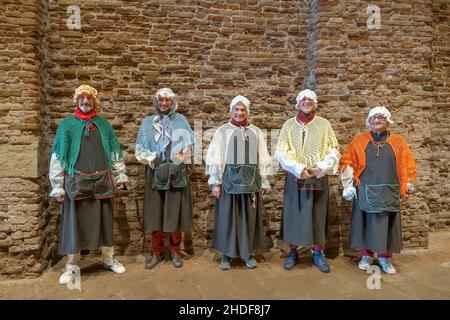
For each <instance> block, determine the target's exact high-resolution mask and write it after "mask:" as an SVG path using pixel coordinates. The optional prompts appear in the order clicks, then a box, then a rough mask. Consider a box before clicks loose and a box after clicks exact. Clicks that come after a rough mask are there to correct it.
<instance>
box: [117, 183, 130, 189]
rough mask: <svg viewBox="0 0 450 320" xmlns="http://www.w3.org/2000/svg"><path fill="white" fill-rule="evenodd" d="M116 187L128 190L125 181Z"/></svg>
mask: <svg viewBox="0 0 450 320" xmlns="http://www.w3.org/2000/svg"><path fill="white" fill-rule="evenodd" d="M116 189H117V190H127V186H126V185H125V183H124V182H122V183H118V184H117V186H116Z"/></svg>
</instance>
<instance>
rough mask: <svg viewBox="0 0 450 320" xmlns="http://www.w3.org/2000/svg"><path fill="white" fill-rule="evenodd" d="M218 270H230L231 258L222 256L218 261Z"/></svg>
mask: <svg viewBox="0 0 450 320" xmlns="http://www.w3.org/2000/svg"><path fill="white" fill-rule="evenodd" d="M219 268H220V269H222V270H223V271H227V270H230V269H231V258H230V257H229V256H226V255H224V256H223V257H222V260H220V263H219Z"/></svg>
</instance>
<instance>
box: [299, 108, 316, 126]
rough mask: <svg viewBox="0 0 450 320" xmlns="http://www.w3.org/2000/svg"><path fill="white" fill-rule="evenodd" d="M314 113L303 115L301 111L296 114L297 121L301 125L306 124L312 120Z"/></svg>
mask: <svg viewBox="0 0 450 320" xmlns="http://www.w3.org/2000/svg"><path fill="white" fill-rule="evenodd" d="M314 115H315V114H314V111H311V112H310V113H309V114H305V113H303V112H301V111H299V112H298V113H297V121H298V122H301V123H303V124H308V123H310V122H311V121H312V120H313V119H314Z"/></svg>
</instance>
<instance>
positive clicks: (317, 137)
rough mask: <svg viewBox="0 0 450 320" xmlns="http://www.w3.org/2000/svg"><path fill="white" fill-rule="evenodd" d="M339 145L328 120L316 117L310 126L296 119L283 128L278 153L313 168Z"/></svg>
mask: <svg viewBox="0 0 450 320" xmlns="http://www.w3.org/2000/svg"><path fill="white" fill-rule="evenodd" d="M333 148H335V149H337V150H339V144H338V142H337V139H336V136H335V134H334V131H333V129H332V128H331V125H330V123H329V122H328V120H326V119H324V118H322V117H319V116H317V115H316V116H315V117H314V119H313V120H312V121H311V122H309V123H308V124H306V125H304V124H303V123H301V122H298V121H297V119H296V117H293V118H290V119H289V120H287V121H286V122H285V123H284V124H283V127H282V128H281V133H280V137H279V139H278V145H277V151H278V152H281V153H282V154H283V155H284V156H285V157H287V158H288V159H291V160H294V161H296V162H298V163H302V164H304V165H306V166H308V167H313V166H314V165H315V164H316V162H318V161H321V160H323V158H324V157H325V156H326V155H327V154H328V153H329V152H330V151H331V150H332V149H333Z"/></svg>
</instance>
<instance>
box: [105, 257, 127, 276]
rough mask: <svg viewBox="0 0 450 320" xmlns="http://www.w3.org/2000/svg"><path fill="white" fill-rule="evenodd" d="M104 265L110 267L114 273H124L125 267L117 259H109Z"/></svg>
mask: <svg viewBox="0 0 450 320" xmlns="http://www.w3.org/2000/svg"><path fill="white" fill-rule="evenodd" d="M105 267H106V268H108V269H111V270H112V271H113V272H114V273H124V272H125V271H126V270H125V267H124V266H123V265H122V264H121V263H120V262H119V261H117V259H109V260H107V261H106V262H105Z"/></svg>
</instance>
